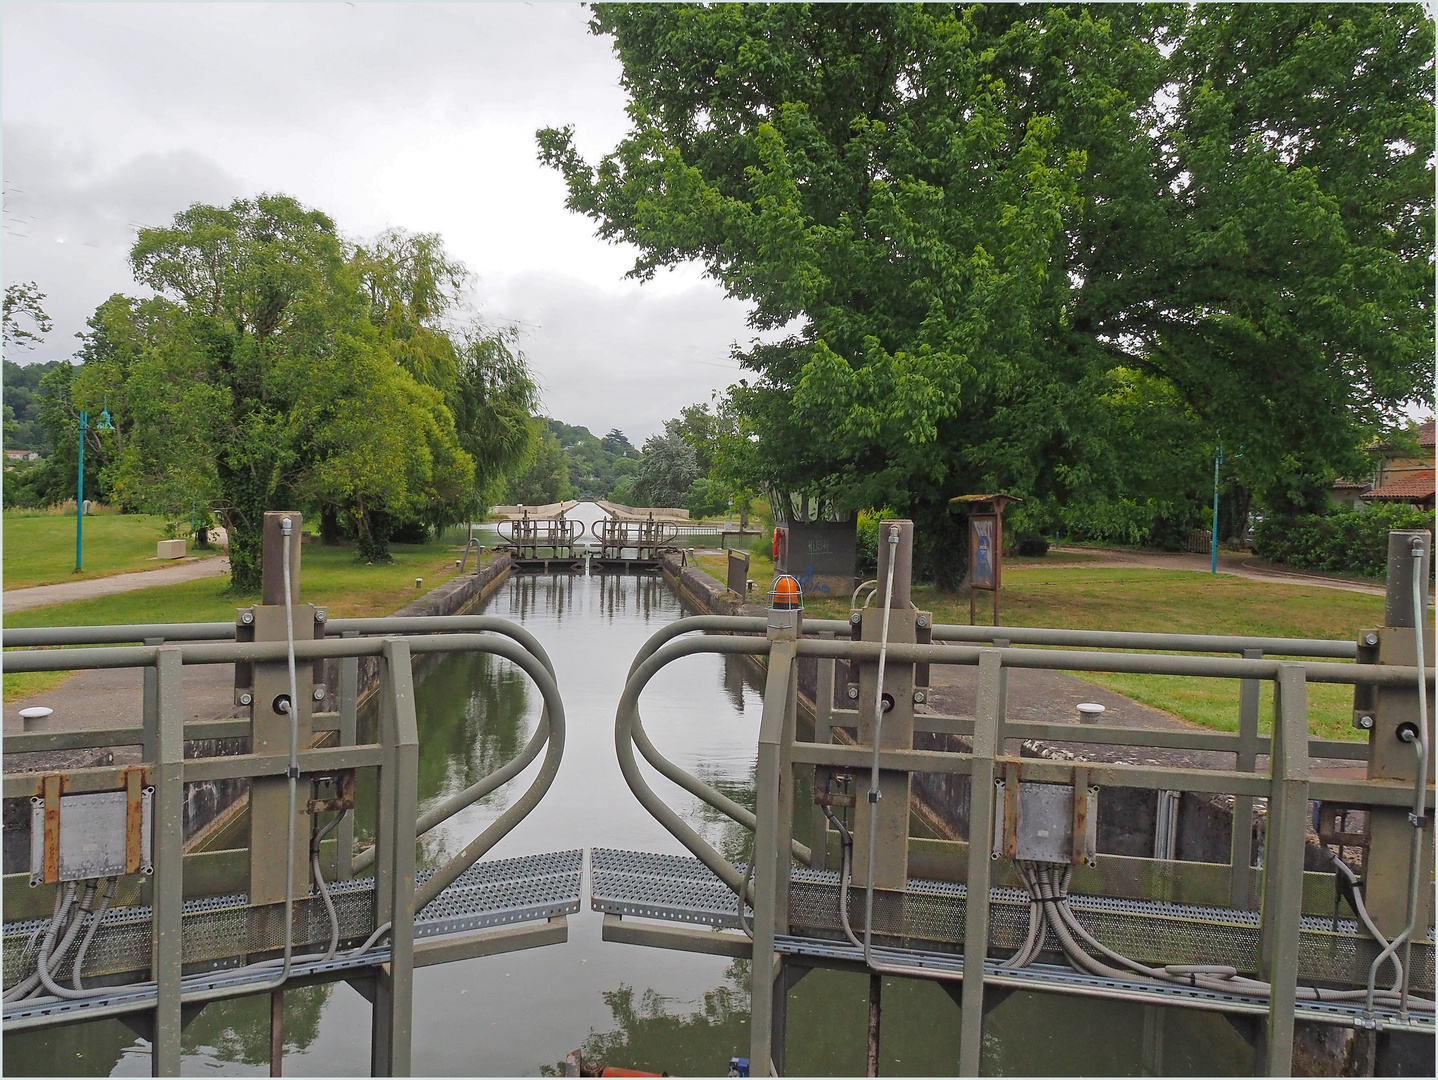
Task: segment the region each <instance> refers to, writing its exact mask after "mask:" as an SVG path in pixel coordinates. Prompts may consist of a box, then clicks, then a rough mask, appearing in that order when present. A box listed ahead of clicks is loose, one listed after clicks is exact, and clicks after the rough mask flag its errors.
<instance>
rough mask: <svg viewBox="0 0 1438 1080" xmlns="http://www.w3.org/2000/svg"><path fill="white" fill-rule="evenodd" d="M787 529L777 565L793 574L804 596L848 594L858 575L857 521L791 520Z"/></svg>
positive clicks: (851, 590)
mask: <svg viewBox="0 0 1438 1080" xmlns="http://www.w3.org/2000/svg"><path fill="white" fill-rule="evenodd" d="M782 527H783V528H785V529H787V530H788V531H787V533H786V534H785V542H784V544H783V545H782V547H781V550H780V559H779V564H778V566H777V569H779V570H780V571H782V572H783V573H786V574H793V575H794V576H795V577H796V578H798V579H799V587H800V588H801V589H803V591H804V595H805V596H814V595H818V596H831V595H832V596H845V597H847V596H849V595H851V594H852V593H853V591H854V586H855V585H857V584H858V583H859V582H858V579H857V577H856V576H855V569H854V568H855V564H856V561H857V558H858V548H857V538H858V534H857V523H856V522H854V521H794V522H789V523H788V524H787V525H785V526H782Z"/></svg>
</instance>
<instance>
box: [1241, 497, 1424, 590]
mask: <svg viewBox="0 0 1438 1080" xmlns="http://www.w3.org/2000/svg"><path fill="white" fill-rule="evenodd" d="M1391 529H1427V530H1428V531H1429V532H1432V531H1433V512H1432V511H1431V510H1427V511H1423V510H1414V509H1412V508H1411V507H1408V506H1384V505H1379V506H1373V507H1370V508H1369V509H1368V510H1365V511H1362V512H1357V511H1353V510H1334V511H1332V512H1331V513H1327V514H1305V515H1303V516H1301V517H1297V518H1289V519H1286V520H1274V519H1266V520H1264V521H1261V522H1259V523H1258V526H1257V528H1256V529H1255V530H1254V535H1253V553H1254V554H1255V555H1257V556H1258V557H1259V558H1261V559H1267V560H1269V561H1270V562H1277V563H1283V564H1284V565H1286V566H1292V567H1295V568H1297V569H1300V570H1326V571H1328V572H1330V573H1335V574H1357V575H1358V576H1360V577H1368V578H1378V579H1382V578H1383V577H1384V575H1385V574H1386V573H1387V568H1388V533H1389V530H1391Z"/></svg>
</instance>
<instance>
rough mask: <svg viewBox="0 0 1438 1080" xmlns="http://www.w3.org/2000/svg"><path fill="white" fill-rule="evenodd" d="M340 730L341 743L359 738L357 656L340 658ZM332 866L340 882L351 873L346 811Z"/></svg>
mask: <svg viewBox="0 0 1438 1080" xmlns="http://www.w3.org/2000/svg"><path fill="white" fill-rule="evenodd" d="M341 636H343V637H346V638H357V637H359V631H357V630H346V631H345V632H344V633H343V635H341ZM339 697H340V701H339V713H340V730H339V738H340V745H341V746H354V745H355V743H356V742H357V741H358V740H359V657H358V656H346V657H344V658H343V659H342V660H340V694H339ZM335 845H336V854H335V867H336V873H337V875H338V876H339V879H340V880H341V881H348V880H349V879H350V878H352V877H353V876H354V853H355V816H354V814H353V813H349V814H346V815H345V816H344V819H343V820H342V821H341V822H340V824H339V828H338V829H337V830H336V831H335Z"/></svg>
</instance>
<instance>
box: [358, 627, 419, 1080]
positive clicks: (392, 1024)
mask: <svg viewBox="0 0 1438 1080" xmlns="http://www.w3.org/2000/svg"><path fill="white" fill-rule="evenodd" d="M381 655H382V658H383V659H382V664H381V673H380V674H381V678H382V679H383V680H384V681H385V683H386V684H387V686H386V689H385V692H384V693H383V696H382V698H381V708H380V742H381V744H382V745H384V746H385V748H386V750H388V752H389V753H388V755H387V757H388V760H389V767H388V768H384V767H382V768H381V770H380V777H381V779H380V804H379V813H380V815H381V829H383V827H384V825H385V824H387V825H388V829H387V830H384V831H387V832H388V833H389V834H390V839H389V843H388V844H387V845H386V846H385V849H384V850H382V851H381V852H380V854H379V857H378V858H377V859H376V862H375V901H376V909H377V910H376V918H380V917H381V913H382V914H383V918H384V919H385V921H388V922H389V923H390V924H391V925H390V935H389V939H390V962H389V964H388V965H386V968H387V970H385V969H381V970H380V972H379V973H378V975H377V976H376V978H375V1000H374V1028H373V1042H372V1044H371V1060H370V1069H371V1072H372V1073H373V1074H374V1075H376V1076H408V1075H409V1074H410V1050H411V1041H412V1034H413V1031H412V1025H413V1011H414V863H415V857H414V856H415V852H414V848H415V836H414V821H415V814H416V805H415V804H416V801H417V797H418V792H417V789H416V785H417V783H418V779H419V729H418V726H417V724H416V721H415V713H414V676H413V673H412V672H411V670H410V652H409V642H407V641H405V640H404V639H403V638H398V637H392V638H387V639H386V640H385V643H384V650H383V653H382V654H381ZM386 774H388V776H387V777H386ZM384 818H388V821H387V822H385V821H384V820H383V819H384ZM376 839H377V840H378V837H377V838H376Z"/></svg>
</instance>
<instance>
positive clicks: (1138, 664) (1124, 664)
mask: <svg viewBox="0 0 1438 1080" xmlns="http://www.w3.org/2000/svg"><path fill="white" fill-rule="evenodd" d="M766 625H767V623H766V620H765V619H762V618H758V617H746V616H724V615H702V616H694V617H691V618H687V619H681V620H678V621H677V622H674V623H671V624H669V625H668V626H665V627H663V628H661V629H660V630H659V631H658V632H656V633H655V634H654V635H653V636H652V637H651V638H650V639H649V640H648V641H646V642H645V644H644V645H643V646H642V647H641V649H640V651H639V653H638V654H637V655H636V656H635V659H634V661H633V663H632V664H631V666H630V669H629V676H628V679H627V681H626V684H625V688H624V693H623V695H622V696H621V698H620V702H619V708H618V711H617V713H616V717H615V748H616V751H617V753H618V755H619V763H620V769H621V772H623V774H624V777H625V780H626V781H627V782H628V784H629V787H630V789H631V790H632V791H633V792H634V794H635V796H636V797H637V798H638V799H639V801H640V803H641V804H643V805H644V807H645V808H646V809H647V810H649V812H650V813H651V814H652V815H653V816H654V817H655V818H656V819H657V820H658V821H659V822H660V824H662V825H664V826H665V828H667V829H668V830H669V831H670V832H671V833H672V834H673V835H674V836H675V837H676V838H677V839H678V840H679V841H680V842H681V843H683V844H684V845H685V847H687V848H688V849H689V850H690V851H692V852H693V853H694V854H695V856H696V857H698V858H699V859H700V861H701V862H703V863H704V864H705V865H706V866H708V867H709V868H710V869H711V870H712V871H714V873H715V874H716V875H718V876H719V877H720V879H721V880H723V881H724V882H725V883H726V884H728V885H729V887H730V888H732V889H734V890H735V892H736V893H739V892H743V891H745V890H746V883H745V881H744V878H743V875H742V874H741V873H740V871H739V870H738V869H737V868H736V867H735V866H734V865H733V864H732V863H730V862H729V861H728V860H727V859H725V858H724V857H723V856H722V855H720V854H719V852H718V851H716V850H715V849H714V848H713V847H711V846H710V845H709V844H708V843H707V842H706V841H705V840H704V839H703V838H702V837H700V836H699V835H698V833H697V832H695V831H694V830H693V829H692V828H691V827H690V826H689V825H688V824H687V823H686V822H684V821H683V819H681V818H680V817H679V816H678V815H677V814H675V812H674V811H673V810H672V809H670V808H669V807H668V806H667V805H666V804H664V803H663V802H662V800H660V799H659V798H658V796H657V795H655V793H654V792H653V790H652V789H651V788H650V787H649V786H648V785H647V784H646V783H645V781H644V780H643V777H642V775H641V774H640V773H639V771H638V766H637V764H636V762H635V759H634V754H633V747H634V746H636V745H637V746H639V748H640V750H641V752H643V753H644V756H645V758H646V760H648V761H649V762H650V764H651V765H653V766H654V767H655V768H656V769H658V770H659V771H660V772H661V773H662V774H663V775H665V776H666V777H668V778H669V779H670V780H672V781H674V782H675V783H676V784H679V785H680V786H681V787H683V788H685V789H686V790H688V791H689V792H690V793H691V794H694V795H696V796H697V797H699V798H701V799H703V800H704V801H705V802H707V803H709V805H711V806H714V807H715V808H716V809H720V810H722V811H723V812H725V813H726V814H729V815H730V816H731V817H733V818H734V820H736V821H740V823H741V824H743V825H744V826H745V827H746V828H750V829H753V828H754V826H753V825H752V824H750V820H751V819H752V818H753V815H750V814H748V812H747V811H745V814H744V817H743V818H740V817H739V816H737V815H735V814H733V813H731V811H730V808H729V807H728V806H726V805H725V804H726V803H731V802H732V800H727V799H726V798H725V797H724V796H722V795H721V794H720V793H718V792H716V791H714V790H713V789H712V788H710V787H708V785H706V784H704V783H703V782H702V781H701V780H699V779H698V778H697V777H694V776H693V775H691V774H689V773H688V772H686V771H685V770H683V769H681V768H680V767H679V766H677V765H675V764H674V763H673V762H671V761H669V760H668V759H666V758H664V757H663V756H662V755H660V754H659V753H658V751H657V750H653V748H652V744H650V743H649V741H648V738H647V735H646V734H645V732H644V729H643V725H642V722H641V720H640V717H639V709H638V698H639V695H640V693H641V692H642V691H643V689H644V686H645V685H646V684H647V683H648V682H649V680H650V679H652V678H653V677H654V675H655V674H656V673H657V672H658V671H659V670H660V669H661V668H663V667H664V666H666V665H667V664H669V663H670V662H672V661H674V660H676V659H678V658H680V657H681V656H689V655H693V654H695V653H700V652H714V653H724V654H740V655H755V656H762V655H766V654H767V653H768V652H769V651H770V647H771V645H772V641H771V639H769V638H762V639H760V638H757V637H754V636H750V635H754V634H755V633H756V631H758V630H760V629H761V627H764V626H766ZM803 629H804V630H806V631H811V632H823V631H829V632H834V631H838V630H846V629H848V624H846V623H843V622H840V621H838V620H810V621H807V622H806V623H804V625H803ZM952 629H962V630H968V629H969V628H952ZM978 629H982V630H985V631H988V632H990V633H992V632H993V631H994V628H992V627H988V628H978ZM1003 629H1004V632H1007V628H1003ZM695 631H708V632H727V633H729V634H732V635H744V636H731V637H726V638H702V639H697V640H696V639H688V640H680V641H675V640H673V639H675V638H677V637H679V636H680V635H682V634H685V633H690V632H695ZM938 631H939V628H937V627H936V628H935V636H938ZM1054 633H1057V634H1065V635H1068V634H1073V635H1075V636H1084V635H1083V632H1069V631H1058V632H1054ZM995 636H998V635H997V634H995ZM1031 636H1032V637H1033V638H1034V639H1035V641H1036V642H1037V641H1038V639H1039V638H1040V637H1041V636H1043V635H1038V634H1034V635H1031ZM1155 638H1179V639H1181V640H1184V641H1186V642H1187V643H1189V645H1190V647H1193V648H1202V649H1204V650H1215V649H1223V650H1224V651H1228V650H1234V651H1237V650H1238V648H1239V644H1238V643H1244V642H1247V641H1258V642H1262V643H1263V644H1264V645H1265V646H1267V648H1269V649H1272V650H1273V651H1274V652H1277V653H1280V654H1282V655H1303V654H1304V652H1303V650H1305V649H1308V650H1310V651H1309V652H1308V653H1307V654H1308V655H1314V654H1315V653H1314V652H1313V651H1311V650H1316V649H1318V648H1319V647H1326V646H1328V645H1335V646H1336V645H1343V644H1346V643H1342V642H1321V641H1303V640H1300V639H1293V640H1292V641H1290V640H1289V639H1282V638H1258V639H1244V638H1221V637H1216V636H1193V635H1187V636H1185V635H1147V634H1144V635H1123V634H1113V635H1108V634H1105V635H1104V636H1103V643H1104V644H1106V645H1111V646H1113V647H1116V648H1125V647H1135V645H1136V643H1137V642H1142V643H1143V644H1151V643H1152V641H1153V639H1155ZM1095 643H1096V642H1095ZM1243 647H1256V646H1247V645H1244V646H1243ZM888 649H889V655H890V656H891V657H892V658H893V659H894V660H895V661H897V662H901V663H928V664H949V665H965V666H977V665H978V664H979V660H980V656H981V655H984V654H990V655H995V656H996V657H997V658H998V660H999V663H1000V664H1001V665H1002V666H1003V667H1008V668H1037V669H1043V670H1080V671H1121V672H1140V673H1150V674H1170V675H1181V676H1192V677H1217V678H1231V679H1254V680H1267V681H1277V680H1278V679H1279V678H1280V676H1281V675H1283V673H1284V672H1286V671H1294V670H1295V669H1298V670H1301V671H1302V672H1303V675H1304V681H1305V682H1330V683H1346V684H1350V685H1352V684H1368V685H1382V686H1409V685H1413V684H1414V683H1415V682H1416V681H1417V679H1418V674H1419V672H1418V669H1417V668H1416V667H1402V666H1396V665H1375V664H1342V663H1338V664H1335V663H1319V662H1306V663H1305V662H1300V661H1279V660H1247V659H1234V658H1228V657H1215V656H1175V655H1164V656H1154V655H1152V654H1141V653H1139V654H1135V653H1113V652H1090V651H1069V650H1041V649H1016V648H979V647H975V646H956V645H934V644H930V645H916V644H899V643H892V642H891V643H890V644H889V646H888ZM878 651H879V644H878V643H877V642H863V641H850V640H823V639H818V638H810V637H801V638H799V639H798V640H797V641H796V642H795V655H796V656H798V657H802V656H810V657H814V658H816V659H844V660H861V659H876V658H877V656H878ZM1336 652H1337V650H1336V649H1333V650H1330V651H1329V652H1327V653H1322V652H1319V653H1317V655H1333V654H1334V653H1336ZM1425 675H1426V677H1427V679H1428V680H1429V681H1430V682H1431V681H1432V679H1433V674H1432V673H1431V672H1426V673H1425ZM1076 730H1078V731H1084V732H1085V733H1087V729H1083V728H1079V729H1076ZM1124 731H1125V733H1126V734H1130V735H1131V734H1132V733H1131V732H1130V731H1129V730H1128V729H1124ZM1209 734H1210V733H1206V732H1195V733H1194V735H1195V736H1196V737H1198V738H1199V740H1200V741H1201V740H1202V738H1203V737H1204V736H1206V735H1209ZM1086 741H1091V740H1086ZM1175 741H1176V742H1182V738H1181V736H1180V737H1179V738H1178V739H1177V740H1175ZM914 753H916V754H917V753H918V752H917V751H916V752H914ZM927 753H928V754H929V755H930V756H932V755H935V754H944V755H947V756H956V757H960V758H962V757H967V756H969V755H965V754H962V753H955V752H950V751H931V752H927ZM1103 768H1104V769H1105V770H1107V771H1109V772H1112V773H1114V774H1115V775H1118V774H1123V773H1124V772H1125V770H1129V769H1132V770H1133V773H1132V783H1131V784H1127V785H1125V786H1136V787H1155V786H1157V787H1166V786H1172V785H1170V784H1167V783H1164V784H1157V782H1150V781H1151V780H1152V778H1151V777H1148V776H1146V775H1144V774H1146V773H1147V772H1148V771H1150V770H1146V769H1144V768H1141V767H1136V766H1126V765H1122V764H1105V765H1104V766H1103ZM1221 772H1222V774H1223V777H1224V778H1225V779H1229V780H1231V781H1233V782H1237V781H1240V780H1242V781H1244V782H1249V781H1252V780H1254V779H1255V778H1254V777H1252V776H1250V775H1249V774H1246V773H1242V772H1240V771H1232V772H1231V774H1230V771H1229V770H1222V771H1221ZM1271 782H1272V781H1271V780H1264V783H1265V784H1267V783H1271Z"/></svg>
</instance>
